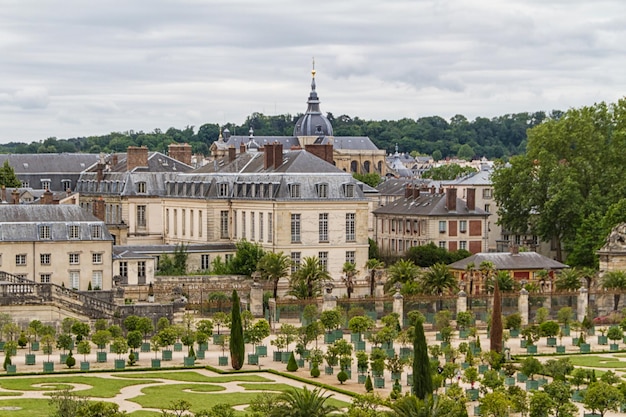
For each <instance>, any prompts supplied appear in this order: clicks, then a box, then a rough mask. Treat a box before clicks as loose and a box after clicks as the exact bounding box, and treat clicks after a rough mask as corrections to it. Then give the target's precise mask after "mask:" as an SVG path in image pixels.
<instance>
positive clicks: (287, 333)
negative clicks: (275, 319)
mask: <svg viewBox="0 0 626 417" xmlns="http://www.w3.org/2000/svg"><path fill="white" fill-rule="evenodd" d="M280 333H281V334H282V335H283V336H284V338H285V339H284V340H285V348H286V349H287V351H286V352H283V353H282V355H281V362H282V363H288V362H289V357H290V356H291V350H290V349H289V345H291V344H292V343H293V342H295V341H296V338H297V337H298V328H297V327H296V326H294V325H293V324H286V323H283V324H282V325H281V326H280Z"/></svg>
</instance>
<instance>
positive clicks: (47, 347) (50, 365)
mask: <svg viewBox="0 0 626 417" xmlns="http://www.w3.org/2000/svg"><path fill="white" fill-rule="evenodd" d="M54 342H55V339H54V336H53V335H52V334H45V335H43V336H42V337H41V344H42V348H43V353H44V354H46V355H48V360H47V361H45V362H44V363H43V371H44V372H45V373H48V372H54V362H51V361H50V355H51V354H52V349H53V346H54Z"/></svg>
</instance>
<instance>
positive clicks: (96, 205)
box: [93, 197, 104, 221]
mask: <svg viewBox="0 0 626 417" xmlns="http://www.w3.org/2000/svg"><path fill="white" fill-rule="evenodd" d="M93 215H94V216H96V217H97V218H99V219H100V220H102V221H104V200H103V199H102V197H100V198H99V199H97V200H96V201H94V202H93Z"/></svg>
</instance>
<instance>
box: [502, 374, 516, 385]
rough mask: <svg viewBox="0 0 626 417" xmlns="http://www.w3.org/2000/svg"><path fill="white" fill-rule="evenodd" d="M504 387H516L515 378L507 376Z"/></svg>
mask: <svg viewBox="0 0 626 417" xmlns="http://www.w3.org/2000/svg"><path fill="white" fill-rule="evenodd" d="M504 385H506V386H507V387H512V386H513V385H515V378H513V377H511V376H507V377H506V378H504Z"/></svg>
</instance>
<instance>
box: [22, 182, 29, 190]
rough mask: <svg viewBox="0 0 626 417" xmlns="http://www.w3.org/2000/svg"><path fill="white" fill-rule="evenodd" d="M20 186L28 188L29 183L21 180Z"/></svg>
mask: <svg viewBox="0 0 626 417" xmlns="http://www.w3.org/2000/svg"><path fill="white" fill-rule="evenodd" d="M22 188H30V183H29V182H28V181H22Z"/></svg>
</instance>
